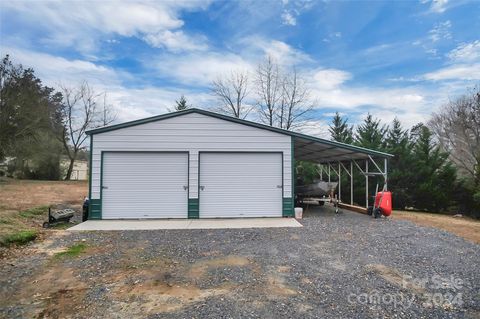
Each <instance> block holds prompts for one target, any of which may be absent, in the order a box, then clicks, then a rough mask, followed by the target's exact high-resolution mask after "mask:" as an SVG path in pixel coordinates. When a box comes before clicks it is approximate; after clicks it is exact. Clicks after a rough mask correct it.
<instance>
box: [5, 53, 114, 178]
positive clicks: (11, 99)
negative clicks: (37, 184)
mask: <svg viewBox="0 0 480 319" xmlns="http://www.w3.org/2000/svg"><path fill="white" fill-rule="evenodd" d="M114 119H115V114H114V113H113V111H112V108H111V106H109V105H108V104H107V103H106V95H105V93H104V92H102V93H98V92H95V90H94V89H93V88H92V87H91V86H90V85H89V84H88V83H87V82H82V83H80V84H79V85H77V86H66V85H60V89H59V90H58V91H57V90H55V89H54V88H51V87H48V86H46V85H44V84H43V83H42V81H41V80H40V79H39V78H38V77H37V76H36V75H35V72H34V70H33V69H31V68H24V67H23V66H22V65H20V64H14V63H13V62H12V60H11V59H10V57H9V56H8V55H6V56H5V57H4V58H3V59H2V61H1V63H0V164H2V167H5V166H6V169H2V170H0V174H6V175H8V176H11V177H15V178H26V179H49V180H58V179H62V178H65V179H67V180H68V179H70V177H71V174H72V171H73V166H74V163H75V161H76V160H77V159H78V158H85V157H86V156H85V154H86V138H87V137H86V134H85V131H86V130H88V129H91V128H95V127H99V126H103V125H107V124H109V123H111V122H112V121H113V120H114ZM62 158H67V159H68V160H67V162H68V165H67V167H66V169H65V171H64V170H62V167H61V162H62ZM0 168H1V167H0Z"/></svg>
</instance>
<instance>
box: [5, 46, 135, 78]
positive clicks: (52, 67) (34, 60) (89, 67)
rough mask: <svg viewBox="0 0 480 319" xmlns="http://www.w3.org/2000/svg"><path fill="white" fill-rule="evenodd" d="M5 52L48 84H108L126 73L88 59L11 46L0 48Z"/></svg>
mask: <svg viewBox="0 0 480 319" xmlns="http://www.w3.org/2000/svg"><path fill="white" fill-rule="evenodd" d="M2 51H3V52H5V54H10V55H11V56H12V58H13V60H14V62H15V63H21V64H23V66H24V67H25V68H27V67H33V69H34V70H35V72H36V74H37V75H38V76H39V77H40V79H41V80H42V81H43V82H44V83H45V84H47V85H49V86H54V87H55V86H57V85H58V84H60V83H63V84H65V85H74V84H78V83H79V82H81V81H83V80H87V81H88V82H89V83H91V84H92V85H95V86H98V85H103V83H105V82H109V83H110V85H118V84H119V83H120V81H119V76H122V77H123V78H125V77H126V76H127V75H126V74H119V73H118V72H115V71H114V70H112V69H110V68H107V67H104V66H101V65H96V64H94V63H92V62H89V61H84V60H78V59H72V60H68V59H65V58H63V57H59V56H53V55H50V54H45V53H39V52H32V51H27V50H22V49H17V48H12V47H5V48H2Z"/></svg>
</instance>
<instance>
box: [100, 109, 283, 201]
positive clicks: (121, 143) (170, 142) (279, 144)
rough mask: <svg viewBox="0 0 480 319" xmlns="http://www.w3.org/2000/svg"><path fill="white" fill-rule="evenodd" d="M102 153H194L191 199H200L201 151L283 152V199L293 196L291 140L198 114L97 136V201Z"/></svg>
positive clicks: (279, 135)
mask: <svg viewBox="0 0 480 319" xmlns="http://www.w3.org/2000/svg"><path fill="white" fill-rule="evenodd" d="M102 151H171V152H175V151H187V152H190V159H189V185H190V187H189V198H198V153H199V152H201V151H222V152H229V151H230V152H239V151H242V152H255V151H259V152H282V153H283V165H284V167H283V172H284V176H283V179H284V180H283V185H284V188H283V196H284V197H291V196H292V191H291V189H292V181H291V179H292V176H291V171H292V170H291V137H290V136H288V135H284V134H280V133H276V132H273V131H268V130H264V129H260V128H256V127H251V126H246V125H242V124H238V123H234V122H229V121H225V120H222V119H218V118H214V117H210V116H206V115H202V114H198V113H190V114H186V115H182V116H177V117H173V118H168V119H164V120H160V121H157V122H149V123H145V124H141V125H137V126H131V127H126V128H121V129H118V130H114V131H107V132H103V133H98V134H94V135H93V151H92V198H93V199H99V198H100V164H101V152H102ZM233 169H234V168H233Z"/></svg>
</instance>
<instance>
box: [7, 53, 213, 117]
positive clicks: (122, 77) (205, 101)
mask: <svg viewBox="0 0 480 319" xmlns="http://www.w3.org/2000/svg"><path fill="white" fill-rule="evenodd" d="M3 49H5V53H9V54H12V56H13V57H14V62H15V63H22V64H23V65H24V67H32V68H33V69H34V70H35V73H36V74H37V76H38V77H39V78H40V79H41V80H42V82H43V83H44V84H45V85H48V86H50V87H54V88H57V89H58V88H59V85H60V84H63V85H65V86H76V85H78V84H79V83H80V82H81V81H87V82H88V83H89V84H90V85H91V86H92V88H93V89H94V90H95V91H97V92H102V91H105V92H106V93H107V102H108V103H109V104H111V105H112V106H113V107H114V108H115V110H116V111H117V113H118V118H117V122H124V121H130V120H134V119H138V118H143V117H147V116H152V115H156V114H161V113H164V112H167V109H168V108H170V107H172V106H173V105H174V102H175V100H177V99H178V98H179V97H180V96H181V95H185V96H186V97H187V100H188V101H189V103H191V104H193V105H194V106H196V107H207V106H210V105H211V103H212V97H211V96H210V95H209V94H208V93H205V92H198V91H192V90H189V89H182V88H179V87H161V88H159V87H148V86H147V87H143V88H129V87H126V86H124V85H123V84H122V81H127V80H131V81H132V80H135V79H134V77H133V76H132V75H130V74H128V73H124V72H119V71H116V70H114V69H112V68H109V67H104V66H100V65H97V64H95V63H92V62H89V61H83V60H78V59H76V60H69V59H65V58H63V57H58V56H53V55H49V54H44V53H37V52H32V51H27V50H21V49H16V48H2V51H3Z"/></svg>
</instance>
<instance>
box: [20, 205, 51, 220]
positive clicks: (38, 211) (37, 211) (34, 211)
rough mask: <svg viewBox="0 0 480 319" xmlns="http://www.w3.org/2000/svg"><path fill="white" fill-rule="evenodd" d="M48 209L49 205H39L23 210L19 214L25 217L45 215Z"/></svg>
mask: <svg viewBox="0 0 480 319" xmlns="http://www.w3.org/2000/svg"><path fill="white" fill-rule="evenodd" d="M47 211H48V206H39V207H34V208H30V209H27V210H24V211H21V212H20V213H19V215H20V216H22V217H24V218H32V217H35V216H39V215H43V214H44V213H45V212H47Z"/></svg>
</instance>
